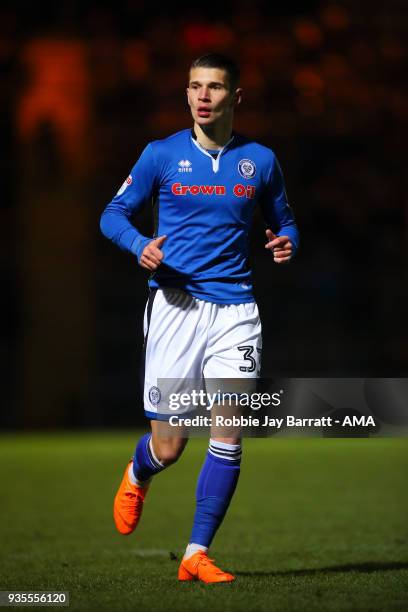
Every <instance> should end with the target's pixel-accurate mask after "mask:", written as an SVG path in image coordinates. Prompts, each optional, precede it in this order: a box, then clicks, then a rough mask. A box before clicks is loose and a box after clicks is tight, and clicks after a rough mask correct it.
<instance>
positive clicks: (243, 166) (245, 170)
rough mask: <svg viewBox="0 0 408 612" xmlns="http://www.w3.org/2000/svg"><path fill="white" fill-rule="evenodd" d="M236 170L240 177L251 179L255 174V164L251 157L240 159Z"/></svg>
mask: <svg viewBox="0 0 408 612" xmlns="http://www.w3.org/2000/svg"><path fill="white" fill-rule="evenodd" d="M238 172H239V173H240V175H241V176H242V178H246V179H251V178H254V176H255V173H256V166H255V164H254V162H253V161H252V160H251V159H241V161H240V162H239V163H238Z"/></svg>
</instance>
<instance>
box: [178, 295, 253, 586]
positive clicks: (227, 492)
mask: <svg viewBox="0 0 408 612" xmlns="http://www.w3.org/2000/svg"><path fill="white" fill-rule="evenodd" d="M237 322H239V323H238V324H237ZM218 323H219V334H217V330H216V329H215V330H214V335H213V338H212V342H210V345H209V359H208V361H207V363H206V366H205V377H206V380H207V381H208V382H209V380H208V379H215V378H220V377H222V378H223V379H234V378H235V379H236V378H240V377H245V378H246V379H250V380H249V383H250V384H252V380H253V379H255V378H256V376H257V374H258V373H259V365H260V352H261V350H260V349H261V324H260V320H259V314H258V309H257V307H256V304H241V305H232V307H228V308H224V309H223V310H222V311H221V314H220V316H219V317H218ZM242 347H245V351H243V350H242ZM249 357H250V358H251V359H249ZM232 411H234V408H233V407H232ZM229 412H230V413H231V409H230V411H229ZM235 414H238V410H237V409H235ZM241 453H242V451H241V438H240V428H239V427H238V428H237V429H235V430H234V431H232V432H231V431H228V432H227V431H225V430H224V431H223V430H222V429H221V430H220V428H214V427H213V429H212V433H211V439H210V442H209V447H208V452H207V455H206V458H205V461H204V464H203V467H202V470H201V473H200V476H199V479H198V484H197V492H196V512H195V516H194V524H193V529H192V533H191V537H190V542H189V544H188V546H187V549H186V553H185V557H184V559H183V562H182V564H181V566H180V571H179V579H180V580H189V579H190V580H191V579H194V577H198V578H199V579H201V580H204V581H205V582H229V581H231V580H233V579H234V577H233V576H232V575H231V574H227V573H225V572H222V571H221V570H219V569H218V568H215V569H214V570H213V571H209V570H208V567H209V565H208V562H207V559H208V557H206V554H207V551H208V549H209V547H210V545H211V542H212V540H213V538H214V536H215V534H216V532H217V530H218V528H219V527H220V525H221V523H222V521H223V519H224V517H225V514H226V512H227V510H228V507H229V505H230V502H231V499H232V497H233V495H234V492H235V489H236V486H237V483H238V478H239V474H240V466H241ZM202 560H204V561H202ZM202 562H204V563H205V566H204V568H201V565H202Z"/></svg>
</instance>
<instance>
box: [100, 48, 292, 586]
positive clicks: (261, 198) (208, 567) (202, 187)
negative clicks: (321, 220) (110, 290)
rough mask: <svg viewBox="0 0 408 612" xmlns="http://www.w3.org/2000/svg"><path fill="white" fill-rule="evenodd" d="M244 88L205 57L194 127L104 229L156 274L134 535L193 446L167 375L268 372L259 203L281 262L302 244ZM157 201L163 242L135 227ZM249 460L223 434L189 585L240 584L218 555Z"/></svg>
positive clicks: (121, 508)
mask: <svg viewBox="0 0 408 612" xmlns="http://www.w3.org/2000/svg"><path fill="white" fill-rule="evenodd" d="M238 84H239V69H238V67H237V65H236V63H235V62H234V61H232V60H231V59H229V58H227V57H225V56H223V55H219V54H207V55H204V56H202V57H199V58H198V59H196V60H195V61H194V62H193V63H192V65H191V68H190V72H189V82H188V87H187V102H188V104H189V106H190V110H191V114H192V118H193V127H192V129H185V130H182V131H180V132H178V133H176V134H173V135H171V136H169V137H168V138H165V139H163V140H157V141H154V142H151V143H149V144H148V145H147V147H146V148H145V149H144V151H143V153H142V154H141V156H140V158H139V160H138V161H137V162H136V164H135V166H134V167H133V169H132V171H131V173H130V175H129V176H128V178H127V179H126V180H125V182H124V183H123V185H122V187H121V188H120V189H119V191H118V193H117V195H116V196H115V197H114V198H113V200H112V201H111V202H110V204H108V206H107V207H106V209H105V210H104V212H103V214H102V217H101V230H102V232H103V234H104V235H105V236H106V237H107V238H109V239H111V240H112V241H113V242H114V243H115V244H117V245H118V246H119V247H120V248H121V249H124V250H127V251H130V253H132V254H133V255H134V256H136V257H137V259H138V262H139V265H140V266H142V267H143V268H145V269H146V270H148V271H149V272H151V276H150V279H149V288H150V295H149V298H148V301H147V305H146V310H145V316H144V336H145V342H144V356H145V371H144V409H145V414H146V416H147V417H148V418H149V419H150V423H151V433H148V434H146V435H144V436H142V438H141V439H140V440H139V441H138V443H137V445H136V450H135V453H134V456H133V457H132V459H131V461H130V462H129V463H128V465H127V466H126V469H125V473H124V476H123V480H122V482H121V485H120V487H119V490H118V492H117V494H116V497H115V501H114V520H115V524H116V527H117V529H118V531H119V532H120V533H122V534H124V535H126V534H130V533H131V532H133V531H134V529H135V528H136V526H137V524H138V522H139V519H140V516H141V512H142V507H143V503H144V500H145V497H146V494H147V492H148V489H149V485H150V483H151V481H152V478H153V477H154V476H155V475H156V474H158V473H159V472H161V471H162V470H164V469H166V468H167V467H168V466H169V465H171V464H172V463H174V462H175V461H177V459H178V458H179V457H180V455H181V453H182V452H183V450H184V448H185V446H186V443H187V438H186V433H185V431H184V430H181V431H180V433H179V434H177V433H175V432H174V431H170V430H171V429H174V428H171V426H170V424H169V423H168V422H166V418H167V417H166V415H163V414H162V413H161V411H160V410H159V405H160V401H161V390H160V388H159V387H158V384H159V383H158V380H159V379H182V378H191V379H203V380H204V381H205V380H208V379H214V378H229V379H231V378H239V377H243V378H248V379H254V378H256V376H257V375H258V373H259V366H260V353H261V323H260V319H259V313H258V308H257V305H256V303H255V300H254V297H253V292H252V284H251V271H250V268H249V265H248V236H249V231H250V227H251V221H252V217H253V212H254V209H255V207H256V206H260V207H261V209H262V212H263V216H264V219H265V222H266V225H267V229H266V238H267V241H266V244H265V247H266V249H267V250H268V251H269V253H271V255H270V256H271V262H272V261H274V262H275V263H277V264H283V263H286V262H289V261H290V260H291V258H292V257H293V255H294V253H295V251H296V248H297V246H298V230H297V227H296V224H295V220H294V217H293V213H292V210H291V208H290V207H289V205H288V202H287V199H286V193H285V188H284V182H283V177H282V172H281V169H280V167H279V164H278V161H277V159H276V157H275V155H274V153H273V152H272V150H271V149H269V148H267V147H265V146H263V145H261V144H258V143H256V142H254V141H252V140H251V139H249V138H246V137H244V136H242V135H240V134H237V133H235V132H234V131H233V117H234V109H235V108H236V107H237V106H238V105H239V104H240V103H241V98H242V89H241V88H240V87H239V86H238ZM150 202H153V210H154V219H155V231H154V237H153V238H151V237H146V236H143V235H142V234H141V233H140V232H139V231H138V229H137V227H135V225H133V224H132V223H131V218H132V216H133V215H134V214H135V213H138V212H139V211H141V210H142V208H143V207H144V206H146V204H148V203H150ZM167 421H168V418H167ZM166 428H167V429H166ZM221 433H222V432H221ZM240 462H241V439H240V434H239V433H238V434H237V435H233V436H232V437H231V436H227V437H225V436H220V435H219V432H217V431H215V432H214V430H212V433H211V438H210V440H209V448H208V452H207V455H206V457H205V460H204V464H203V466H202V470H201V473H200V475H199V477H198V484H197V492H196V512H195V517H194V523H193V528H192V533H191V537H190V541H189V543H188V545H187V548H186V551H185V554H184V557H183V559H182V561H181V565H180V567H179V572H178V579H179V580H202V581H203V582H205V583H213V582H230V581H232V580H234V576H233V575H232V574H230V573H227V572H224V571H222V570H221V569H219V568H218V567H217V566H216V565H215V564H214V561H213V560H212V559H210V558H209V557H208V554H207V553H208V549H209V547H210V544H211V542H212V540H213V538H214V535H215V533H216V531H217V529H218V528H219V526H220V524H221V523H222V521H223V518H224V516H225V513H226V511H227V509H228V506H229V504H230V501H231V499H232V496H233V494H234V491H235V488H236V485H237V481H238V477H239V473H240Z"/></svg>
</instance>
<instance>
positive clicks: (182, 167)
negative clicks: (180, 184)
mask: <svg viewBox="0 0 408 612" xmlns="http://www.w3.org/2000/svg"><path fill="white" fill-rule="evenodd" d="M192 165H193V164H192V163H191V161H190V160H189V159H180V161H179V163H178V166H179V169H178V171H179V172H192V171H193V168H192Z"/></svg>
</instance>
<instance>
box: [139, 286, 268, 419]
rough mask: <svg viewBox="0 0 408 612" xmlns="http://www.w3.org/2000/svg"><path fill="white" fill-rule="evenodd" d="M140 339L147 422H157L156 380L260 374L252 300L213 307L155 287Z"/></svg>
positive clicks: (258, 336)
mask: <svg viewBox="0 0 408 612" xmlns="http://www.w3.org/2000/svg"><path fill="white" fill-rule="evenodd" d="M144 337H145V342H144V368H143V370H144V371H143V379H144V381H143V384H144V407H145V413H146V416H147V417H149V418H151V419H161V418H163V417H162V416H161V413H162V411H161V409H160V402H161V396H162V390H161V389H160V383H159V380H160V379H178V380H186V379H189V380H195V381H206V380H208V379H213V378H223V379H243V378H244V379H256V378H257V377H258V376H259V375H260V363H261V348H262V340H261V321H260V318H259V312H258V306H257V305H256V303H255V302H249V303H245V304H214V303H212V302H207V301H204V300H200V299H198V298H195V297H193V296H191V295H190V294H188V293H185V292H184V291H181V290H179V289H168V288H165V289H157V290H155V291H153V292H152V293H151V294H150V296H149V300H148V302H147V305H146V309H145V315H144ZM162 404H163V402H162ZM164 412H166V410H164Z"/></svg>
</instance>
